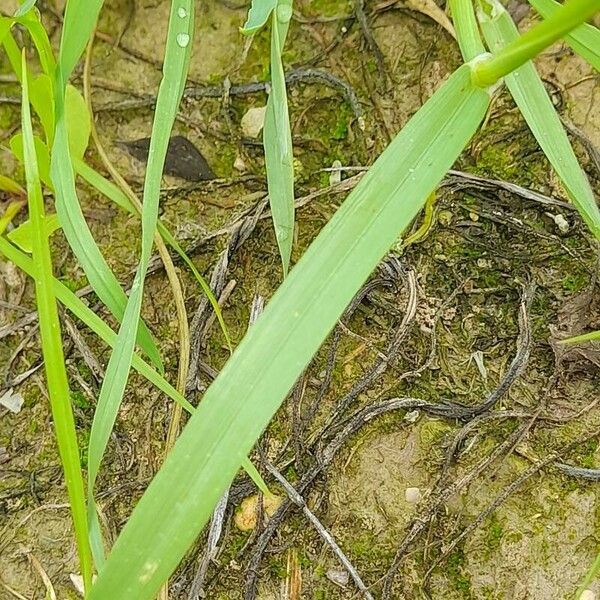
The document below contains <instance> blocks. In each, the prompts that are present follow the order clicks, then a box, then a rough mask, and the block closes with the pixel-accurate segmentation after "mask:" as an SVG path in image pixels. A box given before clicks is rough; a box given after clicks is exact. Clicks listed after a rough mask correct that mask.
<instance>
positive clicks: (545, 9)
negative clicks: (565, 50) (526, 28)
mask: <svg viewBox="0 0 600 600" xmlns="http://www.w3.org/2000/svg"><path fill="white" fill-rule="evenodd" d="M529 4H531V6H533V7H534V8H535V10H537V11H538V12H539V13H540V15H542V16H543V17H544V19H547V18H548V17H550V16H552V15H553V14H554V12H555V11H556V10H558V9H559V8H560V7H561V5H560V4H559V3H558V2H555V1H554V0H529ZM564 39H565V42H567V44H569V46H571V48H573V50H575V52H577V53H578V54H580V55H581V56H582V57H583V58H584V59H585V60H587V61H588V62H589V63H590V65H592V66H593V67H594V69H596V71H600V29H598V28H597V27H594V26H593V25H590V24H589V23H584V24H583V25H580V26H579V27H577V29H574V30H573V31H571V33H569V34H567V35H566V36H565V38H564Z"/></svg>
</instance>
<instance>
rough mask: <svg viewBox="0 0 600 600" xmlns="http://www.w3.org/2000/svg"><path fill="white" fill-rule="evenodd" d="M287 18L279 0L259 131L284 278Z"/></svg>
mask: <svg viewBox="0 0 600 600" xmlns="http://www.w3.org/2000/svg"><path fill="white" fill-rule="evenodd" d="M291 16H292V3H291V0H279V2H278V4H277V8H276V9H275V10H274V11H273V14H272V17H271V22H272V26H271V93H270V94H269V99H268V101H267V110H266V113H265V125H264V131H263V143H264V147H265V165H266V169H267V184H268V189H269V203H270V205H271V214H272V215H273V226H274V227H275V236H276V238H277V245H278V246H279V254H280V255H281V262H282V266H283V274H284V276H285V275H287V272H288V270H289V267H290V257H291V253H292V244H293V241H294V152H293V148H292V132H291V130H290V119H289V113H288V103H287V92H286V85H285V73H284V71H283V63H282V59H281V52H282V49H283V45H284V43H285V39H286V37H287V31H288V28H289V22H290V18H291Z"/></svg>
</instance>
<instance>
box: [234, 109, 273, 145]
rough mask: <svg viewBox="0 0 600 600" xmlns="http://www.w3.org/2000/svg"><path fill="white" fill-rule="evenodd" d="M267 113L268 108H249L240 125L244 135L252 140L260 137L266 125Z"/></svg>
mask: <svg viewBox="0 0 600 600" xmlns="http://www.w3.org/2000/svg"><path fill="white" fill-rule="evenodd" d="M266 112H267V107H266V106H254V107H253V108H249V109H248V110H247V111H246V113H245V114H244V116H243V117H242V121H241V123H240V126H241V128H242V133H243V134H244V135H245V136H248V137H251V138H256V137H258V135H259V134H260V132H261V131H262V128H263V126H264V124H265V113H266Z"/></svg>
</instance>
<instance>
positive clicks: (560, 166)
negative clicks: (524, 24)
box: [479, 0, 600, 239]
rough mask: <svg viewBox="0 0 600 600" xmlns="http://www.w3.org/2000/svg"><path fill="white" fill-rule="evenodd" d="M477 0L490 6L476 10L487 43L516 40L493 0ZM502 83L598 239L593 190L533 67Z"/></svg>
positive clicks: (598, 213)
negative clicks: (478, 11)
mask: <svg viewBox="0 0 600 600" xmlns="http://www.w3.org/2000/svg"><path fill="white" fill-rule="evenodd" d="M481 1H482V3H484V2H485V3H486V4H487V7H488V8H489V9H491V10H486V11H480V13H479V17H480V23H481V28H482V31H483V34H484V36H485V39H486V41H487V43H488V45H489V46H490V48H491V49H492V51H494V52H496V51H498V50H500V49H502V48H504V47H505V46H507V45H508V44H510V43H511V42H513V41H514V40H516V39H518V37H519V33H518V30H517V27H516V25H515V24H514V22H513V20H512V18H511V16H510V15H509V14H508V12H507V11H506V10H505V9H504V7H503V6H502V5H501V4H500V3H499V2H497V0H481ZM505 82H506V85H507V87H508V89H509V90H510V93H511V94H512V96H513V98H514V100H515V102H516V104H517V106H518V107H519V110H520V111H521V114H522V115H523V117H524V118H525V121H527V125H529V128H530V129H531V131H532V133H533V135H534V136H535V138H536V140H537V141H538V144H539V145H540V146H541V148H542V150H543V151H544V154H545V155H546V157H547V158H548V160H549V161H550V164H551V165H552V166H553V167H554V170H555V171H556V173H557V175H558V176H559V178H560V180H561V181H562V183H563V185H564V187H565V190H566V192H567V195H568V196H569V198H570V199H571V201H572V202H573V204H574V205H575V206H576V207H577V210H578V211H579V213H580V214H581V216H582V218H583V220H584V221H585V222H586V224H587V225H588V227H589V228H590V230H591V231H592V233H593V234H594V235H595V236H596V238H598V239H600V210H598V205H597V204H596V199H595V198H594V193H593V192H592V188H591V186H590V183H589V181H588V179H587V177H586V175H585V173H584V172H583V170H582V168H581V166H580V165H579V163H578V161H577V158H576V157H575V153H574V152H573V148H572V147H571V144H570V142H569V139H568V137H567V134H566V133H565V130H564V128H563V126H562V123H561V122H560V119H559V117H558V115H557V114H556V111H555V110H554V106H553V104H552V100H550V97H549V96H548V93H547V92H546V90H545V88H544V84H543V83H542V80H541V79H540V76H539V75H538V73H537V71H536V69H535V67H534V66H533V64H532V63H531V62H528V63H525V64H524V65H523V66H521V67H519V68H518V69H517V70H516V71H514V72H513V73H511V74H510V75H507V76H506V77H505Z"/></svg>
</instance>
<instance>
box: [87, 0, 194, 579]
mask: <svg viewBox="0 0 600 600" xmlns="http://www.w3.org/2000/svg"><path fill="white" fill-rule="evenodd" d="M193 32H194V0H175V1H173V2H172V4H171V14H170V16H169V25H168V33H167V44H166V54H165V59H164V64H163V78H162V80H161V83H160V87H159V90H158V97H157V100H156V111H155V114H154V121H153V124H152V136H151V139H150V150H149V154H148V168H147V171H146V179H145V182H144V195H143V201H142V205H143V210H142V247H141V256H140V262H139V266H138V270H137V272H136V275H135V279H134V281H133V285H132V287H131V292H130V295H129V301H128V303H127V307H126V309H125V314H124V316H123V320H122V323H121V326H120V328H119V334H118V339H117V344H116V346H115V349H114V350H113V353H112V354H111V357H110V360H109V363H108V366H107V368H106V375H105V378H104V381H103V383H102V388H101V390H100V396H99V398H98V403H97V406H96V412H95V413H94V420H93V423H92V429H91V432H90V440H89V447H88V516H89V518H88V522H89V525H90V533H91V539H92V551H93V553H94V559H95V561H96V565H97V567H98V569H99V570H100V568H101V567H102V563H103V549H102V546H101V544H100V529H99V524H98V519H97V516H96V511H95V504H94V498H93V491H94V485H95V482H96V478H97V476H98V472H99V469H100V464H101V462H102V457H103V456H104V451H105V449H106V445H107V443H108V439H109V437H110V434H111V432H112V429H113V426H114V423H115V420H116V417H117V412H118V410H119V407H120V405H121V401H122V399H123V394H124V392H125V387H126V385H127V379H128V377H129V370H130V367H131V361H132V357H133V352H134V347H135V338H136V332H137V329H138V323H139V318H140V311H141V306H142V298H143V292H144V279H145V276H146V271H147V269H148V263H149V261H150V258H151V255H152V245H153V238H154V232H155V230H156V225H157V220H158V203H159V198H160V183H161V179H162V173H163V168H164V163H165V158H166V154H167V149H168V146H169V138H170V134H171V129H172V127H173V124H174V122H175V117H176V115H177V110H178V107H179V102H180V100H181V97H182V94H183V88H184V85H185V80H186V77H187V71H188V66H189V60H190V53H191V45H192V44H191V41H192V35H193Z"/></svg>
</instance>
